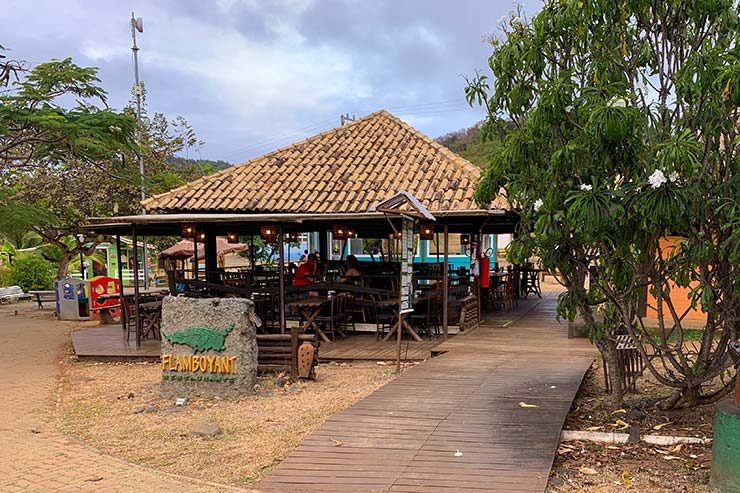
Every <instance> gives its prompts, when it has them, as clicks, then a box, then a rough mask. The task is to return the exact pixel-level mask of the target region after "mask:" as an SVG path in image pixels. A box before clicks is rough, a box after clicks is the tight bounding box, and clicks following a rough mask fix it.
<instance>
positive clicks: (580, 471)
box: [547, 360, 714, 493]
mask: <svg viewBox="0 0 740 493" xmlns="http://www.w3.org/2000/svg"><path fill="white" fill-rule="evenodd" d="M663 392H664V390H663V388H661V387H660V386H658V385H657V384H656V382H655V380H654V379H653V378H652V377H651V376H649V375H648V374H647V373H646V374H645V375H644V376H643V377H642V378H641V379H640V380H639V381H638V383H637V391H636V392H631V393H629V394H627V396H626V399H625V402H624V406H623V408H622V409H619V410H617V411H615V412H612V413H609V412H607V411H605V410H604V409H603V408H602V406H601V401H602V398H603V395H604V374H603V368H602V367H601V361H600V360H598V361H597V362H596V363H595V364H594V366H593V367H592V368H591V370H589V372H588V373H587V375H586V377H585V379H584V382H583V384H582V386H581V390H580V391H579V393H578V396H577V397H576V400H575V401H574V403H573V407H572V408H571V411H570V413H569V415H568V418H567V420H566V424H565V427H564V429H565V430H581V431H600V432H620V433H628V432H629V429H630V428H631V427H637V428H638V429H639V432H640V434H641V435H670V436H692V437H700V438H711V437H712V420H713V416H714V407H713V406H702V407H698V408H696V409H693V410H691V411H681V412H678V411H676V412H668V411H662V410H659V409H657V408H656V407H655V404H656V402H657V401H658V400H659V398H660V397H661V395H662V393H663ZM711 460H712V450H711V443H710V444H707V445H677V446H671V447H661V446H656V445H649V444H646V443H644V442H640V443H639V444H624V445H608V444H598V443H591V442H585V441H584V442H578V441H576V442H561V444H560V447H559V449H558V453H557V455H556V458H555V463H554V465H553V469H552V471H551V474H550V484H549V487H548V490H547V491H548V493H565V492H568V493H570V492H590V493H611V492H624V491H635V492H649V493H664V492H665V493H700V492H708V491H709V487H708V482H709V471H710V467H711Z"/></svg>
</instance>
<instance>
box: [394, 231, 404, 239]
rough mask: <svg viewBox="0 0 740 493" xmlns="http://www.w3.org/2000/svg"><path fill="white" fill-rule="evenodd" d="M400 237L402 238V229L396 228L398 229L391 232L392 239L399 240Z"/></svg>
mask: <svg viewBox="0 0 740 493" xmlns="http://www.w3.org/2000/svg"><path fill="white" fill-rule="evenodd" d="M401 238H403V231H401V230H398V231H394V232H393V239H394V240H400V239H401Z"/></svg>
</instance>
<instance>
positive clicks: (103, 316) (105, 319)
mask: <svg viewBox="0 0 740 493" xmlns="http://www.w3.org/2000/svg"><path fill="white" fill-rule="evenodd" d="M116 308H121V305H108V306H99V307H97V308H90V311H91V312H99V313H100V325H109V324H115V323H118V322H116V320H115V319H114V318H113V314H112V313H111V310H115V309H116Z"/></svg>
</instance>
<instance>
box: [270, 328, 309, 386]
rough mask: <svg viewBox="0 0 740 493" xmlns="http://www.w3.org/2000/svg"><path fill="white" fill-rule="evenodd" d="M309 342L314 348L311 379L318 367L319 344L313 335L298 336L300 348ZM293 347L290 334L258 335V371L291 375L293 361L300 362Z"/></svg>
mask: <svg viewBox="0 0 740 493" xmlns="http://www.w3.org/2000/svg"><path fill="white" fill-rule="evenodd" d="M305 342H308V343H309V344H312V345H313V346H314V357H313V361H312V362H311V369H310V372H309V373H310V376H309V378H312V379H313V378H315V376H316V371H315V368H316V365H317V364H318V362H319V342H318V341H317V340H316V336H315V335H313V334H300V335H299V336H298V347H300V345H301V344H303V343H305ZM297 350H298V348H295V350H294V349H293V347H292V340H291V335H290V334H258V335H257V370H258V371H260V372H280V371H284V372H286V373H291V372H292V368H293V359H294V358H295V359H296V361H297V360H298V354H297V353H296V351H297Z"/></svg>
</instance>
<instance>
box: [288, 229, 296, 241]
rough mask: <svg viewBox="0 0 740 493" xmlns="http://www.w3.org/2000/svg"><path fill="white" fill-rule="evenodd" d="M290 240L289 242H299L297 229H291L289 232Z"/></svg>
mask: <svg viewBox="0 0 740 493" xmlns="http://www.w3.org/2000/svg"><path fill="white" fill-rule="evenodd" d="M288 242H289V243H296V242H298V233H296V232H295V231H291V232H290V233H288Z"/></svg>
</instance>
